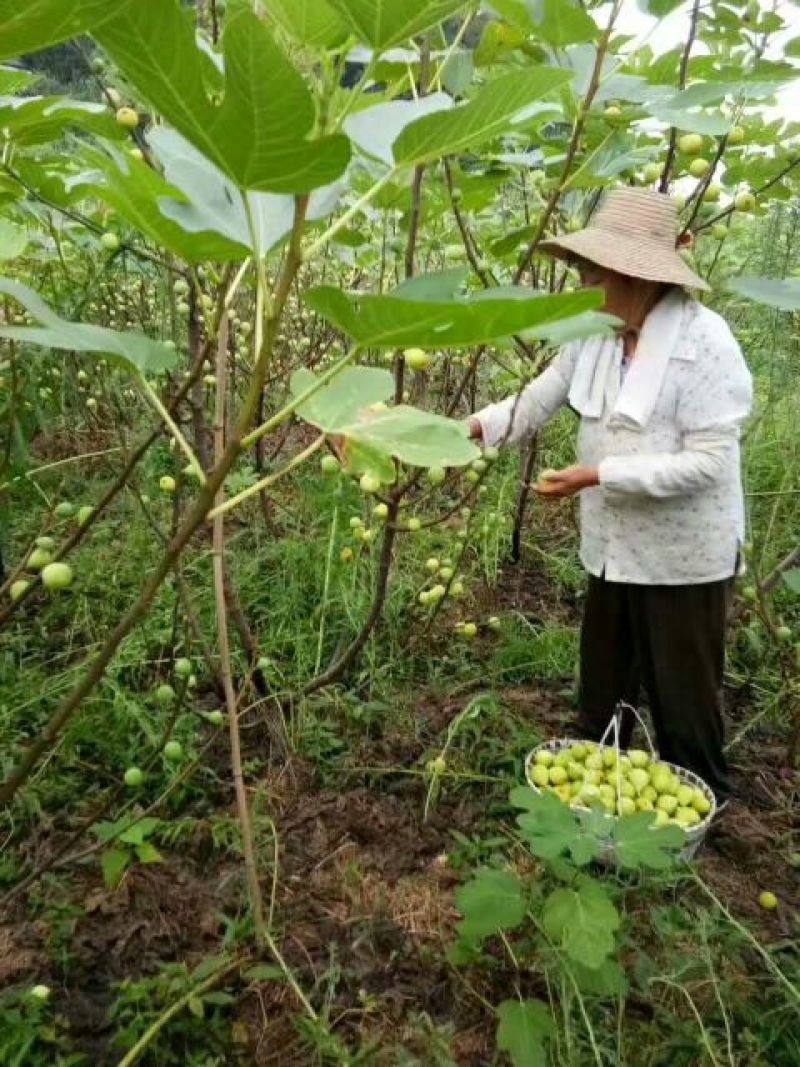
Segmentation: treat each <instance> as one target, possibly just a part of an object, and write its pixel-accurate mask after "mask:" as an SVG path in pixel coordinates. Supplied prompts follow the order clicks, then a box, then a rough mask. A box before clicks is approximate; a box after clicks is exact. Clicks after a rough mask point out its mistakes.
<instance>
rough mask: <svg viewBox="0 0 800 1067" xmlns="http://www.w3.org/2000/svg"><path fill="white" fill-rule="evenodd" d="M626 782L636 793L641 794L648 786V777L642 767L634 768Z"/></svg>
mask: <svg viewBox="0 0 800 1067" xmlns="http://www.w3.org/2000/svg"><path fill="white" fill-rule="evenodd" d="M628 781H629V782H630V783H631V785H632V786H633V788H634V789H635V790H636V792H637V793H641V791H642V790H643V789H645V788H646V787H647V786H648V785H650V775H649V774H648V773H647V771H646V770H644V769H643V768H642V767H634V768H633V770H632V771H631V773H630V774H629V775H628Z"/></svg>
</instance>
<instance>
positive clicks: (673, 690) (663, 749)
mask: <svg viewBox="0 0 800 1067" xmlns="http://www.w3.org/2000/svg"><path fill="white" fill-rule="evenodd" d="M630 588H631V590H632V591H633V626H634V631H635V639H636V646H637V654H638V659H639V664H640V668H641V678H642V682H643V683H644V686H645V688H646V690H647V694H648V697H649V703H650V710H651V713H652V716H653V723H654V726H655V729H656V735H657V737H658V747H659V752H660V754H661V757H662V758H663V759H666V760H669V761H670V762H672V763H677V764H679V765H680V766H681V767H686V768H688V770H691V771H694V772H695V774H699V775H700V777H701V778H703V779H704V780H705V781H706V782H707V783H708V784H709V785H710V786H711V788H712V789H713V790H714V792H715V793H716V795H717V797H718V799H720V800H724V799H725V798H726V797H727V796H728V794H729V793H730V783H729V780H728V767H727V763H726V760H725V755H724V752H723V742H724V737H723V722H722V680H723V671H724V664H725V628H726V621H727V616H728V611H729V608H730V603H731V598H732V593H733V580H732V579H728V580H725V581H722V582H706V583H703V584H701V585H686V586H665V585H661V586H658V585H655V586H631V587H630Z"/></svg>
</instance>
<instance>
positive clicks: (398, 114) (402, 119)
mask: <svg viewBox="0 0 800 1067" xmlns="http://www.w3.org/2000/svg"><path fill="white" fill-rule="evenodd" d="M452 107H453V99H452V97H450V96H448V95H447V93H431V95H430V96H423V97H421V98H420V99H418V100H390V101H387V102H385V103H381V104H373V106H372V107H368V108H364V109H363V110H361V111H357V112H355V113H354V114H352V115H349V116H348V117H347V119H345V122H344V127H343V128H344V132H345V133H346V134H347V136H348V137H349V138H350V140H351V141H353V142H354V144H356V145H358V147H359V148H360V149H361V151H362V152H364V153H366V154H367V155H370V156H374V157H375V158H376V159H380V160H381V161H382V162H384V163H386V164H388V165H389V166H390V167H391V166H392V165H393V164H394V153H393V151H392V145H393V144H394V142H395V141H396V140H397V138H398V137H399V136H400V134H401V133H402V131H403V130H404V129H405V127H406V126H408V125H409V124H410V123H412V122H415V121H416V120H417V119H419V118H420V117H422V116H424V115H430V114H433V113H434V112H437V111H449V110H450V109H451V108H452Z"/></svg>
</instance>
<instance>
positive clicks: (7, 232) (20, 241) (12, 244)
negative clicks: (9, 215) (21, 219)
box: [0, 218, 28, 259]
mask: <svg viewBox="0 0 800 1067" xmlns="http://www.w3.org/2000/svg"><path fill="white" fill-rule="evenodd" d="M27 245H28V235H27V233H26V231H25V230H24V229H23V228H22V227H21V226H15V225H14V223H13V222H9V221H8V219H1V218H0V259H16V258H17V256H21V255H22V253H23V252H24V251H25V249H26V248H27Z"/></svg>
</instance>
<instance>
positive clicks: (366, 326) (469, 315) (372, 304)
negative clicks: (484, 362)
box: [305, 286, 603, 349]
mask: <svg viewBox="0 0 800 1067" xmlns="http://www.w3.org/2000/svg"><path fill="white" fill-rule="evenodd" d="M518 293H519V296H518V297H516V298H515V297H511V296H507V295H504V296H503V297H493V296H492V293H491V291H488V292H482V293H477V294H475V295H473V296H471V297H470V298H469V299H461V300H451V301H447V302H442V301H435V300H404V299H401V298H400V297H398V296H393V295H391V294H389V295H386V296H375V295H370V294H362V293H349V294H348V293H343V292H342V291H341V290H339V289H334V288H332V287H330V286H319V287H317V288H316V289H311V290H310V291H309V292H308V293H306V297H305V299H306V302H307V303H308V304H309V306H310V307H311V308H313V309H314V310H315V311H317V312H319V313H320V314H321V315H323V316H324V317H325V318H326V319H329V320H330V321H331V322H333V323H334V324H335V325H336V326H338V327H339V328H340V329H341V330H343V331H344V332H345V333H346V334H348V335H349V336H350V337H352V338H353V339H354V340H356V341H358V342H359V344H361V345H362V346H363V347H365V348H397V347H403V346H410V345H415V346H419V347H420V348H431V349H432V348H448V347H459V346H462V347H463V346H465V345H474V344H484V343H488V342H490V341H495V340H498V339H499V338H501V337H507V336H509V335H512V334H516V333H519V332H520V331H521V330H533V329H534V327H537V326H540V325H542V324H545V323H552V322H555V321H556V320H559V319H566V318H568V317H569V316H570V315H577V314H579V313H580V312H583V311H591V310H593V309H595V308H596V307H598V306H599V305H600V304H601V303H602V300H603V297H602V294H601V293H599V292H597V291H596V290H582V291H580V292H575V293H558V294H555V295H547V296H540V295H531V292H530V290H529V289H522V288H520V289H519V290H518Z"/></svg>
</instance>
